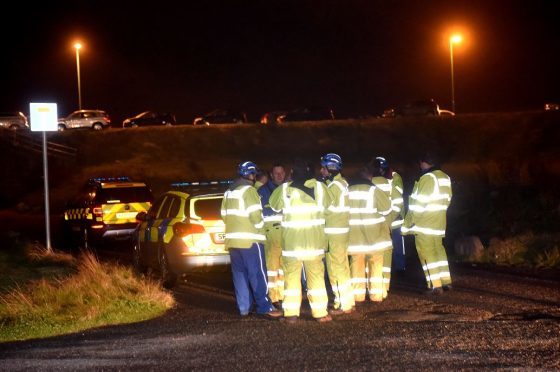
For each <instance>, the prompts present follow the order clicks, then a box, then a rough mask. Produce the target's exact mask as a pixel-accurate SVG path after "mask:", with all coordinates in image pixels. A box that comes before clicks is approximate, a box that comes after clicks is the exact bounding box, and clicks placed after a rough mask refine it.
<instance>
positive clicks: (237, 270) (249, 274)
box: [229, 243, 273, 315]
mask: <svg viewBox="0 0 560 372" xmlns="http://www.w3.org/2000/svg"><path fill="white" fill-rule="evenodd" d="M229 256H230V259H231V273H232V275H233V287H234V289H235V299H236V301H237V308H238V309H239V313H240V314H241V315H247V314H249V312H250V311H251V307H252V305H253V300H254V301H255V303H256V305H257V313H258V314H265V313H268V312H269V311H271V310H272V309H273V306H272V303H271V302H270V299H269V298H268V282H267V273H266V261H265V258H264V246H263V245H262V244H260V243H253V245H252V246H251V248H229Z"/></svg>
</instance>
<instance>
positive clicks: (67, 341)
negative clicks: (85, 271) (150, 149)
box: [0, 267, 560, 371]
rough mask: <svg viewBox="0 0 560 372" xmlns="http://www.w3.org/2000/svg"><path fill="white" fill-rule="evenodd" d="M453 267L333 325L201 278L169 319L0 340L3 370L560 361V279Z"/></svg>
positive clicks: (183, 288)
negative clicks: (278, 315)
mask: <svg viewBox="0 0 560 372" xmlns="http://www.w3.org/2000/svg"><path fill="white" fill-rule="evenodd" d="M452 273H453V275H454V279H455V281H454V289H453V290H452V291H450V292H445V293H444V294H443V295H441V296H437V297H429V296H426V295H424V294H422V293H420V291H419V289H420V287H419V286H418V285H417V283H416V280H417V279H418V277H417V276H416V274H414V273H412V272H411V273H410V274H408V275H407V276H401V277H398V278H395V281H394V283H395V285H394V286H393V287H392V289H391V292H390V294H389V297H388V299H387V300H386V301H385V302H383V303H380V304H379V303H370V302H368V303H365V304H363V305H361V306H358V308H357V309H356V312H354V313H352V314H349V315H344V316H339V317H337V318H335V319H334V320H333V321H332V322H330V323H324V324H320V323H317V322H315V321H313V320H312V318H311V316H310V312H309V308H308V305H307V303H306V302H304V305H303V312H302V316H301V318H300V320H299V322H297V323H295V324H286V323H283V322H279V321H269V320H265V319H262V318H259V317H257V316H255V315H252V316H250V317H248V318H243V319H242V318H240V317H239V316H238V315H237V312H236V310H235V301H234V298H233V295H232V293H231V283H230V282H229V283H228V282H227V280H224V279H223V278H226V277H227V275H228V274H227V273H225V274H221V275H222V277H220V274H208V275H205V276H201V277H199V278H196V277H191V278H189V281H188V282H187V283H186V284H183V285H180V286H179V287H177V289H176V290H175V291H174V294H175V296H176V299H177V302H178V306H177V307H176V308H175V309H173V310H171V311H169V312H168V313H167V314H166V315H164V316H162V317H160V318H158V319H153V320H150V321H146V322H141V323H137V324H129V325H120V326H111V327H105V328H100V329H93V330H89V331H86V332H82V333H78V334H72V335H67V336H60V337H53V338H49V339H42V340H31V341H24V342H15V343H4V344H0V370H2V371H20V370H33V371H37V370H39V371H41V370H45V371H46V370H73V371H74V370H88V371H89V370H104V371H105V370H121V371H122V370H143V371H144V370H209V369H211V370H228V371H230V370H240V371H246V370H251V371H256V370H259V371H260V370H277V371H286V370H373V369H413V370H419V369H420V370H434V369H437V370H447V369H453V370H456V369H476V370H478V369H497V368H506V369H518V368H521V369H534V368H537V369H547V370H549V369H559V368H560V289H559V286H558V284H559V283H558V282H557V281H554V280H542V279H532V278H526V277H520V276H512V275H507V274H497V273H492V272H488V271H482V270H472V269H468V268H460V267H457V268H452ZM216 282H218V284H219V285H217V286H216ZM220 283H221V284H220Z"/></svg>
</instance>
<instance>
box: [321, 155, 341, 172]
mask: <svg viewBox="0 0 560 372" xmlns="http://www.w3.org/2000/svg"><path fill="white" fill-rule="evenodd" d="M321 165H322V166H323V167H325V168H327V169H328V170H334V171H340V170H341V169H342V158H341V157H340V155H338V154H335V153H332V152H330V153H328V154H326V155H323V156H322V157H321Z"/></svg>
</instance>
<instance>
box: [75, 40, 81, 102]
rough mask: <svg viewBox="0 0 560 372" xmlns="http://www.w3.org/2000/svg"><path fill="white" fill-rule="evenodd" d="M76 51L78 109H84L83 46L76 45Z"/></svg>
mask: <svg viewBox="0 0 560 372" xmlns="http://www.w3.org/2000/svg"><path fill="white" fill-rule="evenodd" d="M74 49H76V71H77V74H78V109H79V110H81V109H82V87H81V84H80V49H82V44H80V43H75V44H74Z"/></svg>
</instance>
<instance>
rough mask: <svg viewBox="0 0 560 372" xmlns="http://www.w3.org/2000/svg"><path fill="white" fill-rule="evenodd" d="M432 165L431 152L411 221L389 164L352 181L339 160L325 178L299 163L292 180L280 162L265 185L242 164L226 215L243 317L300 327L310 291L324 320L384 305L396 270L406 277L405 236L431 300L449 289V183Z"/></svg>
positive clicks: (371, 165) (324, 167) (329, 159)
mask: <svg viewBox="0 0 560 372" xmlns="http://www.w3.org/2000/svg"><path fill="white" fill-rule="evenodd" d="M436 163H437V162H436V160H435V159H434V158H433V156H432V155H430V154H425V155H424V156H423V157H422V159H420V160H419V166H420V169H421V170H422V176H421V177H420V178H419V180H417V181H416V183H415V185H414V188H413V191H412V194H411V195H410V197H409V202H408V211H406V213H405V208H404V199H403V181H402V178H401V176H400V175H399V174H398V173H397V172H395V171H393V170H392V169H391V168H390V167H389V164H388V162H387V160H386V159H385V158H383V157H376V158H374V159H372V160H371V161H370V162H368V163H367V164H366V165H364V166H363V167H362V168H361V169H360V170H359V172H358V174H356V175H355V177H352V178H350V179H348V180H347V179H346V178H345V177H343V175H342V173H341V171H342V167H343V163H342V158H341V157H340V156H339V155H338V154H335V153H328V154H325V155H324V156H322V157H321V159H320V166H321V170H320V177H316V175H315V172H314V167H313V165H312V164H311V163H309V162H306V161H303V160H301V159H296V160H295V161H294V162H293V164H292V166H291V168H290V171H289V173H288V172H286V169H285V168H284V166H283V165H281V164H274V165H273V167H272V169H271V171H270V173H269V175H267V176H268V177H264V179H260V177H259V176H260V172H259V170H258V169H257V166H256V164H255V163H253V162H251V161H245V162H243V163H241V164H239V165H238V168H237V174H238V178H237V179H236V180H235V181H234V182H233V183H232V184H231V186H230V188H229V189H228V190H227V191H226V192H225V194H224V199H223V202H222V208H221V215H222V218H223V220H224V222H225V226H226V239H225V244H226V248H227V249H228V250H229V252H230V257H231V269H232V275H233V284H234V288H235V296H236V301H237V307H238V309H239V312H240V314H241V316H247V315H248V314H249V313H250V311H251V310H252V308H253V305H254V306H255V308H254V310H255V311H256V313H257V314H259V315H261V316H263V317H267V318H279V319H280V320H282V321H286V322H288V323H293V322H297V320H298V319H299V316H300V310H301V302H302V297H303V293H304V291H303V290H302V288H303V287H304V286H305V287H306V288H305V289H306V290H305V294H306V296H307V300H308V301H309V306H310V308H311V315H312V316H313V318H314V319H316V320H317V321H319V322H327V321H331V320H332V317H331V315H340V314H349V313H351V312H353V311H354V309H355V306H356V303H360V302H364V301H366V299H369V300H370V301H372V302H381V301H383V300H384V299H385V298H386V297H387V294H388V291H389V285H390V281H391V268H392V267H394V268H395V269H397V270H404V269H405V255H404V243H403V238H402V235H406V234H413V235H414V236H415V241H416V248H417V251H418V256H419V258H420V261H421V264H422V267H423V269H424V273H425V275H426V283H427V286H428V290H429V292H430V293H432V294H439V293H440V292H442V291H443V290H448V289H451V276H450V273H449V267H448V262H447V256H446V253H445V249H444V247H443V244H442V238H443V236H444V235H445V228H446V211H447V207H448V206H449V203H450V201H451V196H452V191H451V180H450V178H449V176H448V175H447V174H445V173H444V172H443V171H441V170H440V169H439V168H438V167H437V165H436ZM393 261H394V262H393ZM325 268H326V273H325ZM325 274H326V275H325ZM329 293H330V294H331V295H330V296H329ZM329 300H331V301H329ZM329 302H330V303H329Z"/></svg>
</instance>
